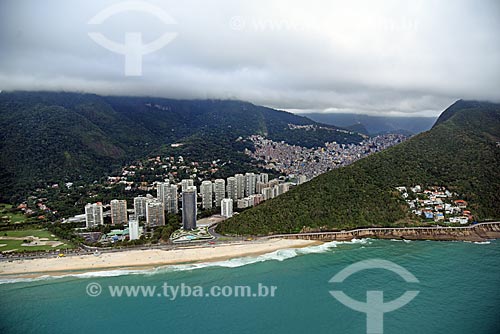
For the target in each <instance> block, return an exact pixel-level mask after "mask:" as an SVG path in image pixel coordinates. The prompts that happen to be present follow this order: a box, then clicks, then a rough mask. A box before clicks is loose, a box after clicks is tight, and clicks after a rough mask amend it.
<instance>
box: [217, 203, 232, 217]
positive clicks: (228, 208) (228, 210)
mask: <svg viewBox="0 0 500 334" xmlns="http://www.w3.org/2000/svg"><path fill="white" fill-rule="evenodd" d="M220 214H221V216H223V217H226V218H231V217H232V216H233V200H232V199H231V198H223V199H222V200H221V213H220Z"/></svg>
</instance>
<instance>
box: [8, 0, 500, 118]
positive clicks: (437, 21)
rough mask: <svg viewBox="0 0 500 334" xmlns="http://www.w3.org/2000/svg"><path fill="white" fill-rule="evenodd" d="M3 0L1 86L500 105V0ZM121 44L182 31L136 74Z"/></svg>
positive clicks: (385, 110) (375, 110)
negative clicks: (108, 43)
mask: <svg viewBox="0 0 500 334" xmlns="http://www.w3.org/2000/svg"><path fill="white" fill-rule="evenodd" d="M117 3H120V1H103V0H100V1H88V0H86V1H84V0H81V1H68V0H43V1H38V0H0V28H1V29H0V89H2V90H13V89H22V90H65V91H84V92H93V93H98V94H112V95H116V94H120V95H149V96H161V97H171V98H222V99H226V98H231V99H240V100H247V101H250V102H253V103H256V104H262V105H267V106H271V107H275V108H279V109H285V110H289V111H293V112H312V111H316V112H357V113H368V114H380V115H382V114H383V115H387V114H394V115H437V114H438V113H439V112H441V111H442V110H443V109H444V108H446V107H447V106H448V105H449V104H451V103H452V102H454V101H455V100H457V99H459V98H464V99H485V100H493V101H500V34H499V31H500V1H498V0H491V1H487V0H486V1H483V0H481V1H478V0H470V1H463V0H439V1H436V0H423V1H419V0H412V1H399V0H398V1H375V0H367V1H356V0H354V1H353V0H350V1H345V0H342V1H335V0H325V1H314V0H308V1H306V0H303V1H291V0H286V1H274V0H262V1H260V0H249V1H238V0H213V1H211V0H204V1H203V0H200V1H190V0H183V1H179V0H175V1H152V0H151V1H147V3H149V4H152V5H154V6H156V7H158V8H157V11H156V12H157V13H160V12H162V11H163V12H165V13H166V14H167V15H168V16H169V17H170V18H171V19H172V22H170V24H169V22H168V21H167V22H164V21H162V19H161V18H160V17H157V16H153V15H151V14H149V13H145V12H134V11H125V12H121V13H117V14H116V15H112V16H110V17H109V18H107V19H106V20H104V21H103V22H102V23H101V24H97V25H92V24H89V21H90V20H91V19H92V18H93V17H94V16H95V15H96V14H98V13H99V12H101V11H102V10H103V9H105V8H107V7H109V6H110V5H113V4H117ZM89 32H100V33H102V35H104V36H105V37H106V38H108V39H109V40H112V41H115V42H116V43H119V44H123V43H124V39H125V33H127V32H140V33H141V34H142V39H143V41H144V43H149V42H151V41H154V40H156V39H158V38H159V37H160V36H162V35H163V34H165V33H166V32H170V33H175V34H176V35H175V38H173V40H172V41H171V42H170V43H168V44H166V45H165V46H164V47H163V48H161V49H159V50H157V51H155V52H152V53H150V54H147V55H144V56H143V58H142V75H141V76H125V70H124V69H125V67H124V59H125V58H124V55H122V54H118V53H113V52H111V51H109V50H107V49H105V48H103V47H102V46H100V45H99V44H97V43H96V42H95V41H94V40H92V39H91V38H90V37H89V35H88V33H89Z"/></svg>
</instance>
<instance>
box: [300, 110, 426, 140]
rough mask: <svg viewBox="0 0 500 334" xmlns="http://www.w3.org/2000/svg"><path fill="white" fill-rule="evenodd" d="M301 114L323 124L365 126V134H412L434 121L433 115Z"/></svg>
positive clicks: (350, 126)
mask: <svg viewBox="0 0 500 334" xmlns="http://www.w3.org/2000/svg"><path fill="white" fill-rule="evenodd" d="M301 115H302V116H306V117H308V118H310V119H312V120H315V121H316V122H321V123H325V124H335V125H337V126H342V127H347V128H350V129H358V128H359V129H362V128H365V129H366V131H367V134H370V135H375V134H380V133H401V134H405V135H414V134H418V133H420V132H423V131H427V130H429V129H430V128H431V127H432V125H433V124H434V122H435V121H436V118H434V117H390V116H372V115H362V114H344V113H340V114H336V113H308V114H301Z"/></svg>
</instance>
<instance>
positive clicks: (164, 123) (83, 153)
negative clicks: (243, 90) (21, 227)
mask: <svg viewBox="0 0 500 334" xmlns="http://www.w3.org/2000/svg"><path fill="white" fill-rule="evenodd" d="M288 124H295V125H314V126H315V130H314V131H312V130H311V131H308V130H306V129H298V130H292V129H290V128H289V126H288ZM252 134H265V135H267V136H268V137H270V138H271V139H274V140H285V141H287V142H289V143H291V144H299V145H304V146H318V145H323V143H324V142H325V141H337V142H340V143H351V142H359V141H360V140H362V137H361V136H359V135H357V134H354V133H346V132H343V131H337V128H336V127H334V126H325V125H322V124H319V123H316V122H314V121H312V120H310V119H308V118H305V117H301V116H296V115H293V114H290V113H287V112H283V111H278V110H274V109H270V108H265V107H261V106H256V105H253V104H251V103H247V102H241V101H221V100H172V99H162V98H150V97H103V96H98V95H94V94H78V93H54V92H1V93H0V180H1V183H0V200H1V201H11V202H16V201H17V200H18V199H21V198H23V197H25V196H26V195H27V194H29V192H30V191H31V190H33V189H34V188H36V187H40V186H41V187H43V186H46V185H47V184H49V183H58V182H63V181H75V180H85V181H93V180H95V179H98V178H100V177H103V176H105V174H106V173H108V172H111V171H112V170H113V169H116V168H119V167H120V166H122V165H123V164H125V163H127V162H130V161H133V160H135V159H138V158H143V157H146V156H148V155H150V154H153V153H154V154H157V153H162V152H163V153H169V149H170V145H169V144H171V143H175V142H183V143H185V145H184V146H182V147H181V148H179V149H177V150H176V152H175V153H177V154H183V155H191V156H192V157H193V158H196V159H201V160H204V161H211V160H216V159H218V158H221V159H222V158H224V159H227V160H232V161H235V164H236V165H235V166H234V168H242V167H243V166H245V164H247V165H248V164H250V158H248V157H247V156H245V155H244V154H242V153H241V151H242V150H243V149H244V148H245V147H246V146H244V145H242V144H241V143H240V142H238V141H237V140H236V139H237V138H238V137H239V136H243V137H245V136H249V135H252Z"/></svg>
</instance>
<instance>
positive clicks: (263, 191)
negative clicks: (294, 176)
mask: <svg viewBox="0 0 500 334" xmlns="http://www.w3.org/2000/svg"><path fill="white" fill-rule="evenodd" d="M288 189H289V184H288V183H280V182H279V180H277V179H273V180H269V175H268V174H266V173H260V174H256V173H246V174H244V175H243V174H236V175H234V176H231V177H228V178H227V180H224V179H217V180H215V181H213V182H212V181H203V182H202V183H201V185H200V187H199V193H198V191H197V188H196V186H194V181H193V180H192V179H185V180H182V181H181V196H180V201H181V203H182V208H181V210H182V226H183V228H184V229H187V230H190V229H195V228H196V215H197V208H198V195H199V197H200V198H201V203H200V204H201V208H202V209H204V210H208V209H212V208H217V207H220V208H221V215H222V216H224V217H226V218H229V217H232V216H233V208H234V206H235V205H236V206H237V207H238V208H247V207H250V206H254V205H257V204H259V203H260V202H262V201H265V200H268V199H271V198H273V197H276V196H278V195H281V194H282V193H284V192H286V191H288ZM156 190H157V192H156V197H153V196H151V195H149V194H148V195H146V196H137V197H135V198H134V209H133V210H134V216H133V217H131V219H130V220H129V217H128V211H127V201H125V200H118V199H114V200H112V201H111V203H110V206H111V222H112V224H113V225H118V224H127V223H128V224H129V225H130V226H129V227H130V228H133V229H134V231H135V228H136V225H138V222H139V220H145V221H146V226H148V227H156V226H162V225H165V214H166V213H168V214H177V213H178V212H179V207H178V205H179V196H178V186H177V184H170V182H169V181H168V180H166V181H165V182H158V183H157V184H156ZM85 218H86V223H87V228H91V227H94V226H97V225H102V224H103V223H104V220H103V206H102V203H94V204H87V205H86V206H85ZM134 236H135V234H134Z"/></svg>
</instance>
